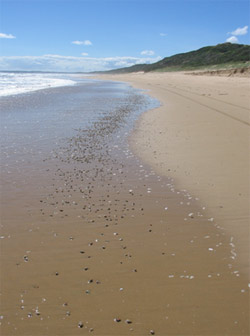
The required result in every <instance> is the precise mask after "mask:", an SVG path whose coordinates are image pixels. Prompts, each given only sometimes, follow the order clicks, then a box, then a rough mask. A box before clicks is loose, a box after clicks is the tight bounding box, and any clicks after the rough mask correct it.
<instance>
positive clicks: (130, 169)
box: [0, 74, 250, 336]
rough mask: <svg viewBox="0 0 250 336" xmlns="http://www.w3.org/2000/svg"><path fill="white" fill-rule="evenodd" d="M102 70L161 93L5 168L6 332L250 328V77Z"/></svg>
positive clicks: (233, 331) (245, 331) (135, 99)
mask: <svg viewBox="0 0 250 336" xmlns="http://www.w3.org/2000/svg"><path fill="white" fill-rule="evenodd" d="M102 78H103V79H107V80H108V79H109V80H112V81H125V82H129V83H131V84H133V85H134V86H135V87H137V88H141V89H146V90H148V91H147V93H149V94H151V95H152V96H154V97H156V98H157V99H158V100H159V101H160V102H161V104H162V105H161V107H160V108H157V109H155V110H150V111H148V112H146V113H144V114H143V115H142V116H141V118H140V120H139V121H138V122H137V123H136V125H135V128H134V131H133V133H132V134H131V130H128V129H126V127H125V130H123V131H121V130H122V129H123V128H122V125H123V124H126V118H127V117H128V116H129V110H128V108H127V107H126V104H124V106H123V107H121V108H120V109H119V110H115V111H114V113H106V114H104V115H103V116H102V117H101V118H99V119H97V120H96V122H95V123H94V124H93V126H92V127H90V128H87V129H81V127H80V125H79V129H78V130H77V131H76V134H75V135H74V136H70V137H69V138H68V139H67V142H66V143H65V144H64V145H63V146H57V147H56V150H55V149H54V146H55V144H54V143H52V144H51V156H50V157H49V158H46V159H44V158H42V157H41V160H39V155H40V154H39V153H38V155H36V162H35V164H36V165H37V166H36V167H37V170H39V173H37V175H36V171H34V172H33V175H32V174H30V172H29V161H27V162H25V166H24V169H23V170H22V171H21V170H19V171H18V172H17V173H16V176H13V177H11V178H10V177H8V176H9V175H8V174H7V173H6V176H5V175H4V179H3V183H2V184H3V189H2V190H3V191H2V205H3V206H2V215H1V217H2V224H1V252H2V253H1V254H2V258H1V269H2V272H1V302H2V303H1V314H0V315H1V321H0V322H1V332H2V335H4V336H7V335H8V336H10V335H22V336H27V335H32V336H35V335H48V336H49V335H51V336H55V335H67V336H75V335H89V334H93V335H99V336H102V335H103V336H104V335H107V336H108V335H116V336H120V335H135V336H139V335H140V336H141V335H145V336H146V335H161V336H165V335H249V287H250V284H249V278H248V248H247V246H248V244H249V240H248V230H249V228H248V219H249V218H248V207H247V204H248V201H249V194H248V186H249V185H248V184H249V175H248V174H249V165H248V157H249V152H248V139H249V138H248V136H249V120H248V108H249V106H248V103H249V100H248V96H247V94H248V89H249V81H248V80H247V79H245V78H237V79H234V78H223V77H220V78H217V77H212V78H207V77H206V76H202V77H200V76H186V75H183V74H147V75H144V74H131V75H124V76H108V77H106V76H105V77H102ZM142 102H143V100H141V98H140V97H139V96H134V95H131V98H130V103H129V104H130V105H131V104H132V105H134V106H137V105H140V104H141V103H142ZM52 149H53V150H52ZM30 155H31V154H30ZM30 157H31V156H30ZM13 175H15V174H13ZM20 179H21V180H20ZM21 182H22V183H21ZM13 190H15V192H13Z"/></svg>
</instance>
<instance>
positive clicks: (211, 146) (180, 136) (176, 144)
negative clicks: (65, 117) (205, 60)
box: [106, 73, 250, 273]
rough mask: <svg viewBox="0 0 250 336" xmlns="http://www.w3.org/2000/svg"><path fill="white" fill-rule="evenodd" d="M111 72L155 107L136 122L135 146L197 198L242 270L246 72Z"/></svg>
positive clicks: (248, 103)
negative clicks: (149, 97)
mask: <svg viewBox="0 0 250 336" xmlns="http://www.w3.org/2000/svg"><path fill="white" fill-rule="evenodd" d="M106 78H107V77H106ZM111 78H112V80H121V81H127V82H130V83H132V85H133V86H135V87H137V88H142V89H144V90H147V92H148V93H149V94H151V95H152V96H153V97H156V98H157V99H159V100H160V102H161V103H162V106H161V107H160V108H158V109H156V110H154V111H149V112H148V113H145V114H144V115H143V116H142V117H141V119H140V122H139V123H138V125H137V128H136V130H135V132H134V136H133V139H132V140H131V143H132V146H133V148H134V150H135V152H136V153H137V155H139V156H140V157H141V158H142V159H143V160H145V161H146V162H147V163H149V164H150V165H152V166H153V167H154V168H155V170H156V171H157V172H158V173H160V174H163V175H165V176H171V177H174V178H175V181H176V182H177V183H178V186H179V187H181V188H186V189H187V190H188V191H189V192H191V193H193V194H194V195H196V196H197V197H199V198H200V200H201V202H202V203H204V206H206V208H207V211H209V213H210V214H211V217H213V218H214V219H215V220H216V223H217V224H218V225H219V226H221V227H222V228H223V229H224V230H225V232H226V233H227V234H228V235H231V236H232V238H233V242H234V244H235V245H236V249H235V250H236V253H237V261H238V262H239V263H240V265H241V270H242V271H243V270H244V272H245V273H248V272H249V228H250V223H249V204H250V202H249V181H250V167H249V154H250V152H249V140H250V138H249V136H250V132H249V126H250V118H249V112H250V98H249V92H250V79H249V77H248V78H240V77H214V76H213V77H211V76H204V75H203V76H193V75H192V74H187V73H165V74H160V73H159V74H157V73H154V74H138V73H137V74H131V75H123V76H117V75H116V76H114V77H111Z"/></svg>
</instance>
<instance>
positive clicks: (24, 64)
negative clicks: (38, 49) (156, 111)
mask: <svg viewBox="0 0 250 336" xmlns="http://www.w3.org/2000/svg"><path fill="white" fill-rule="evenodd" d="M160 59H161V57H130V56H124V57H101V58H95V57H86V56H85V57H74V56H61V55H43V56H3V57H0V70H20V71H22V70H23V71H25V70H26V71H29V70H30V71H32V70H37V71H65V72H74V71H82V72H89V71H105V70H110V69H117V68H121V67H128V66H131V65H135V64H142V63H146V64H150V63H154V62H157V61H159V60H160Z"/></svg>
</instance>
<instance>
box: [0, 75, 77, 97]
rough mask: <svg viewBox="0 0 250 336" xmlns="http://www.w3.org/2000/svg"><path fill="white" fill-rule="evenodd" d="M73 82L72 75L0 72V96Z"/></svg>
mask: <svg viewBox="0 0 250 336" xmlns="http://www.w3.org/2000/svg"><path fill="white" fill-rule="evenodd" d="M75 84H76V80H75V79H74V75H71V76H69V75H65V74H57V73H54V74H53V73H29V72H0V97H1V96H9V95H16V94H20V93H25V92H31V91H37V90H41V89H46V88H52V87H59V86H69V85H75Z"/></svg>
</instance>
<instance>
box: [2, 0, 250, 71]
mask: <svg viewBox="0 0 250 336" xmlns="http://www.w3.org/2000/svg"><path fill="white" fill-rule="evenodd" d="M249 18H250V2H249V1H248V0H231V1H228V0H225V1H224V0H209V1H207V0H195V1H193V0H192V1H191V0H19V1H18V0H1V2H0V70H27V71H28V70H33V71H34V70H37V71H66V72H75V71H83V72H88V71H101V70H108V69H114V68H121V67H125V66H130V65H134V64H139V63H153V62H156V61H158V60H160V59H162V58H164V57H167V56H171V55H174V54H177V53H182V52H187V51H191V50H196V49H199V48H201V47H204V46H208V45H216V44H219V43H224V42H226V41H228V42H231V43H242V44H249V43H250V38H249V31H248V30H249V29H248V26H249V25H250V24H249V20H250V19H249Z"/></svg>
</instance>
